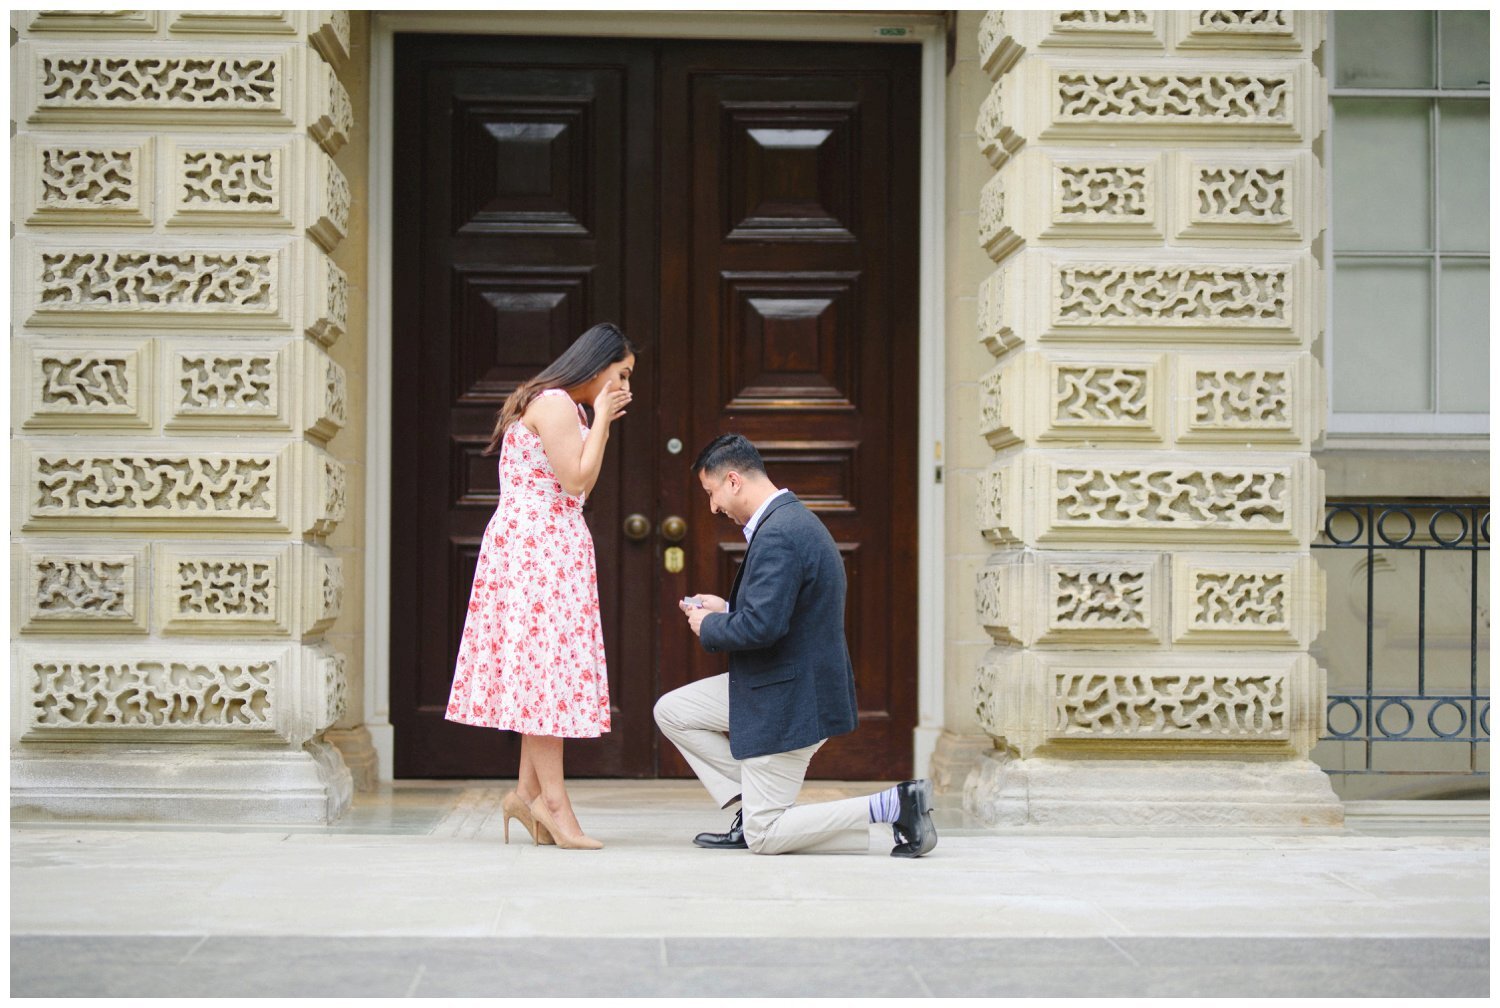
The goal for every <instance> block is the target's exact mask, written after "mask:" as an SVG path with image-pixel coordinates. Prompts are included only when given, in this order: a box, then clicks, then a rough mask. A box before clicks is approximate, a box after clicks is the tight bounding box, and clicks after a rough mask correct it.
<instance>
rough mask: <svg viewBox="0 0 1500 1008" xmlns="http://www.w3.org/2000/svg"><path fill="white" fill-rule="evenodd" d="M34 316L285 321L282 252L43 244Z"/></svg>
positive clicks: (69, 321) (35, 259) (54, 319)
mask: <svg viewBox="0 0 1500 1008" xmlns="http://www.w3.org/2000/svg"><path fill="white" fill-rule="evenodd" d="M31 262H32V264H33V265H32V270H33V272H32V275H33V277H35V280H34V281H33V285H32V288H31V298H32V302H31V305H32V321H33V322H34V323H36V324H48V325H78V324H86V323H90V322H94V321H98V322H100V323H107V322H108V321H110V320H112V319H118V320H127V319H133V318H136V317H138V316H141V315H143V314H146V313H149V314H150V316H151V323H152V324H153V325H162V324H167V325H178V326H180V325H197V324H200V322H199V320H200V319H202V318H205V317H218V318H235V319H240V320H243V322H244V323H245V324H251V325H255V324H266V323H272V324H274V323H277V322H280V321H281V319H280V312H281V306H282V300H283V299H282V293H281V277H282V253H281V252H279V251H277V250H274V249H265V250H253V251H252V250H241V251H231V250H227V249H225V250H208V249H202V248H197V249H179V250H172V251H152V250H145V249H136V248H109V249H99V248H62V247H41V248H37V249H35V250H34V252H33V253H32V259H31Z"/></svg>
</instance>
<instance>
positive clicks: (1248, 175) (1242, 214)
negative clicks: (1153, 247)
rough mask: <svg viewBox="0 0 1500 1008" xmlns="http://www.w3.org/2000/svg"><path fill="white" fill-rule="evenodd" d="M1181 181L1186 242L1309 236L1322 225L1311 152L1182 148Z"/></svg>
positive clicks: (1300, 239)
mask: <svg viewBox="0 0 1500 1008" xmlns="http://www.w3.org/2000/svg"><path fill="white" fill-rule="evenodd" d="M1177 163H1178V186H1179V192H1181V193H1182V198H1183V200H1184V201H1185V202H1184V205H1183V206H1181V207H1180V208H1179V209H1180V210H1181V212H1182V217H1181V222H1180V223H1179V225H1178V227H1177V233H1178V236H1179V237H1180V238H1182V239H1183V240H1185V241H1192V242H1199V243H1204V244H1208V243H1215V244H1222V243H1225V242H1228V243H1234V242H1241V241H1258V242H1263V241H1267V240H1278V239H1279V240H1283V241H1287V242H1303V241H1310V240H1311V239H1313V238H1315V237H1317V235H1318V234H1319V233H1320V232H1321V231H1322V230H1323V227H1324V222H1323V214H1322V206H1323V201H1322V197H1321V194H1320V193H1319V192H1318V191H1317V185H1318V180H1319V179H1321V178H1322V173H1321V171H1320V169H1319V167H1318V163H1317V160H1316V159H1315V158H1314V157H1313V154H1312V152H1311V151H1297V152H1294V153H1290V154H1281V153H1277V152H1266V153H1257V154H1256V155H1255V156H1254V157H1244V156H1239V157H1235V156H1229V155H1212V154H1198V153H1193V152H1184V153H1182V154H1180V155H1179V157H1178V162H1177Z"/></svg>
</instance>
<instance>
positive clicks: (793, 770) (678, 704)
mask: <svg viewBox="0 0 1500 1008" xmlns="http://www.w3.org/2000/svg"><path fill="white" fill-rule="evenodd" d="M656 723H657V725H658V726H659V727H660V728H661V730H662V734H663V735H665V736H666V737H667V738H669V739H670V740H671V741H672V744H673V745H675V746H676V747H677V748H678V750H679V751H680V752H681V753H682V755H683V757H684V758H685V759H687V761H688V765H689V766H691V767H692V768H693V772H694V773H695V774H697V775H698V779H699V780H700V781H702V782H703V786H704V787H706V788H707V789H708V793H709V794H710V795H712V796H713V799H714V801H716V802H718V804H719V807H720V808H724V807H726V806H728V805H729V803H730V802H732V801H734V799H735V797H736V796H740V799H741V808H742V810H743V811H744V814H745V822H744V827H745V842H746V843H747V844H749V845H750V850H751V851H753V852H754V853H756V854H791V853H794V852H795V853H818V854H853V853H864V852H866V851H868V850H869V846H870V805H869V801H868V800H867V799H865V798H844V799H842V800H840V801H831V802H821V803H818V804H816V805H794V804H792V803H793V801H795V800H796V797H797V792H799V791H801V790H802V779H803V777H804V776H806V774H807V764H808V762H809V761H810V760H811V759H812V757H813V753H815V752H817V751H818V750H819V749H820V748H822V746H823V743H822V742H817V743H815V744H813V745H810V746H807V747H805V748H802V749H794V750H793V751H791V752H784V753H772V754H771V755H769V756H753V757H751V758H750V759H745V760H738V759H735V758H734V757H733V756H732V755H730V753H729V676H727V675H716V676H712V677H710V678H708V679H700V680H698V681H697V682H693V683H688V684H687V685H686V686H683V687H682V688H680V689H675V690H673V691H672V692H670V693H668V694H666V695H665V696H663V697H662V698H661V699H660V700H658V701H657V702H656ZM825 741H826V740H825Z"/></svg>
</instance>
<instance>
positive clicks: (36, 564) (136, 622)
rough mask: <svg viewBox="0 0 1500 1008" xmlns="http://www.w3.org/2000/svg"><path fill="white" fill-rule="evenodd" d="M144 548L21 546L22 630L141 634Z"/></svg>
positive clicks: (72, 545) (55, 632) (142, 622)
mask: <svg viewBox="0 0 1500 1008" xmlns="http://www.w3.org/2000/svg"><path fill="white" fill-rule="evenodd" d="M144 567H145V551H144V550H143V549H120V548H108V547H106V548H102V549H101V548H98V547H94V546H90V545H81V544H70V546H69V548H68V549H67V550H66V551H59V550H54V549H50V548H47V547H38V548H35V549H31V550H26V551H24V559H23V563H22V570H24V571H25V575H24V577H25V584H24V588H22V590H21V592H20V593H19V594H20V595H21V598H20V599H18V601H21V602H23V603H24V609H23V619H24V622H23V623H22V625H21V629H22V630H23V631H25V632H39V633H47V634H57V633H68V634H74V633H103V634H118V633H141V632H144V631H145V630H146V618H147V613H146V606H145V604H144V599H143V597H142V595H141V592H140V584H141V583H142V579H143V577H144V574H143V569H144Z"/></svg>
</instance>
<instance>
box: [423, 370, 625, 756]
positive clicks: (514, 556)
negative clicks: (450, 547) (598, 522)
mask: <svg viewBox="0 0 1500 1008" xmlns="http://www.w3.org/2000/svg"><path fill="white" fill-rule="evenodd" d="M541 394H542V395H561V396H566V395H567V393H566V392H564V391H563V390H562V389H548V390H546V391H545V392H543V393H541ZM579 430H580V432H581V433H582V434H583V435H584V436H587V435H588V427H587V426H585V425H584V423H583V415H582V408H581V407H580V409H579ZM445 717H446V718H447V719H448V720H449V721H458V722H461V723H462V724H471V725H480V726H482V727H485V728H501V729H505V730H507V731H515V732H521V733H522V734H525V735H549V736H553V737H556V738H596V737H598V736H599V735H602V734H603V733H604V732H607V731H609V679H608V676H607V675H606V672H605V665H604V635H603V633H602V632H601V631H600V628H599V583H598V578H597V574H596V571H595V566H594V540H593V537H592V536H591V535H590V534H589V530H588V526H587V525H585V524H584V521H583V495H582V494H580V495H578V496H577V497H574V496H571V495H569V494H568V493H566V492H565V491H564V490H563V488H562V484H561V483H559V482H558V479H557V475H556V473H554V472H553V470H552V465H551V463H550V462H548V460H547V453H546V452H545V451H544V450H543V448H542V439H541V436H540V435H538V434H536V433H534V432H533V431H531V430H530V429H529V428H528V427H527V426H526V425H525V424H523V423H521V422H520V421H516V422H515V423H512V424H511V425H510V427H509V428H508V429H507V430H506V432H505V439H504V441H503V442H502V443H501V449H500V505H499V507H497V508H496V509H495V514H494V515H493V516H492V517H491V518H490V522H489V526H488V527H487V528H486V529H485V530H484V541H483V544H482V545H481V546H480V550H479V561H478V563H476V564H475V567H474V587H473V590H472V591H471V593H470V595H469V612H468V615H467V616H465V618H464V632H463V637H462V639H461V640H460V642H459V647H458V661H457V666H456V668H455V670H454V675H453V689H452V692H451V693H450V694H449V697H448V710H447V713H446V714H445Z"/></svg>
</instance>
